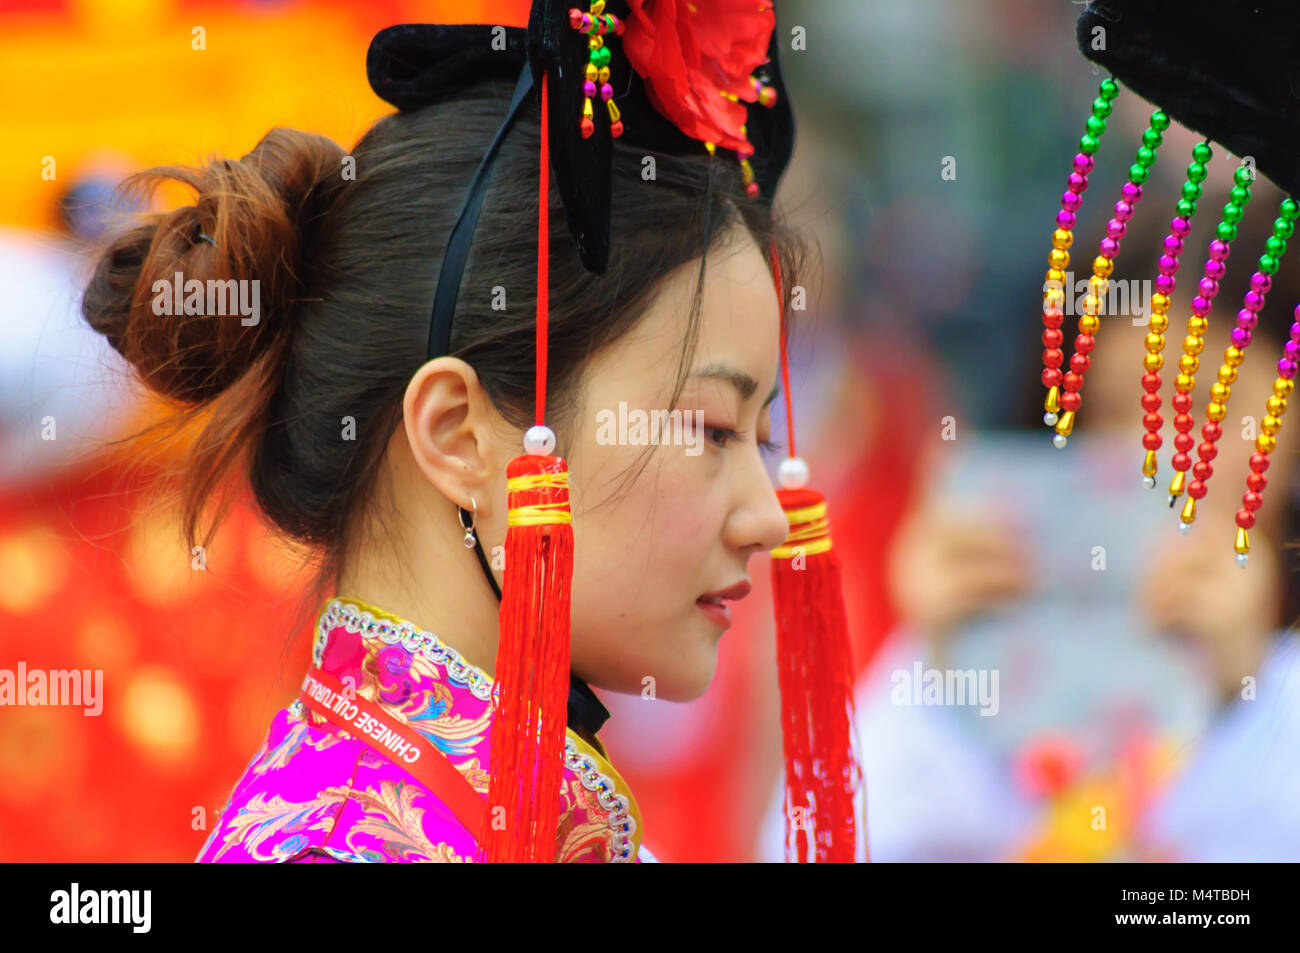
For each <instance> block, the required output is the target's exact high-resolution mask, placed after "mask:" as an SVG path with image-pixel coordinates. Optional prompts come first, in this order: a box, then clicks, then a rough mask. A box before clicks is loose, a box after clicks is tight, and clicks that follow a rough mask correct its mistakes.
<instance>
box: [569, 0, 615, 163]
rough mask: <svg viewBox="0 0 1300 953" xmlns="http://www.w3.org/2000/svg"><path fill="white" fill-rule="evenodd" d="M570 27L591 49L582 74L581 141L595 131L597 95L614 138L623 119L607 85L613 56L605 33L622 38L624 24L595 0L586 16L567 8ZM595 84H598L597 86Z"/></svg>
mask: <svg viewBox="0 0 1300 953" xmlns="http://www.w3.org/2000/svg"><path fill="white" fill-rule="evenodd" d="M569 26H571V27H572V28H573V29H575V30H577V31H578V32H579V33H585V34H587V36H588V39H587V48H588V49H589V50H590V53H589V54H588V60H587V65H586V67H585V69H584V71H583V81H582V95H583V100H582V119H581V120H579V123H578V127H579V129H580V130H581V132H582V138H584V139H590V138H591V136H592V133H594V132H595V131H596V123H595V119H594V113H595V110H594V108H593V106H592V100H593V99H595V97H596V94H597V92H599V93H600V98H601V100H602V101H603V102H604V103H605V105H606V106H607V107H608V109H609V134H610V135H611V136H613V137H615V138H617V137H619V136H621V135H623V120H622V119H621V118H620V116H619V112H618V107H617V106H616V105H614V98H613V97H614V87H613V86H611V85H610V84H609V61H610V58H611V55H612V54H611V53H610V51H609V47H607V46H606V45H605V34H607V33H613V34H614V35H615V36H622V35H623V28H624V23H623V21H622V20H620V19H619V18H618V17H616V16H615V15H614V14H612V13H606V12H605V0H596V2H595V3H593V4H592V5H591V8H590V9H589V10H588V11H587V12H586V13H583V12H582V11H581V10H579V9H578V8H577V7H570V8H569ZM597 83H599V84H600V85H599V86H597V85H596V84H597Z"/></svg>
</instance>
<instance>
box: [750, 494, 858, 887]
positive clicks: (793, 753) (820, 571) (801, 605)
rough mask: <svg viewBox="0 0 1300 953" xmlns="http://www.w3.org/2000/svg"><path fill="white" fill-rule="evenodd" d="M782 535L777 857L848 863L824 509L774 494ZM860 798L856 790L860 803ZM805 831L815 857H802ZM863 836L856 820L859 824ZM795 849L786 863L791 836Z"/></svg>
mask: <svg viewBox="0 0 1300 953" xmlns="http://www.w3.org/2000/svg"><path fill="white" fill-rule="evenodd" d="M776 493H777V497H778V498H779V499H780V500H781V506H782V507H783V508H784V509H785V511H786V515H787V516H788V517H789V519H790V535H789V536H788V537H786V541H785V543H784V544H783V545H782V546H780V547H778V548H777V549H774V550H772V591H773V596H774V599H775V603H776V657H777V667H778V677H779V679H780V685H781V726H782V731H783V736H784V739H785V781H786V802H785V808H786V811H785V813H786V838H785V852H786V853H785V855H786V860H787V861H790V860H791V859H797V860H799V861H800V862H806V861H808V860H814V859H815V860H816V861H817V862H818V863H826V862H830V863H852V862H853V860H854V852H855V848H856V846H857V821H856V818H855V816H854V804H853V798H854V794H855V792H857V791H858V790H860V789H861V787H862V785H863V784H864V782H863V778H862V770H861V767H860V766H859V764H858V761H857V758H856V757H855V756H854V752H853V743H852V737H853V729H852V725H853V716H854V708H853V658H852V650H851V648H850V646H849V633H848V623H847V619H846V616H845V612H844V595H843V589H842V584H841V581H840V563H839V559H838V557H837V556H836V555H835V551H834V550H833V549H832V548H831V538H830V529H829V523H828V521H827V519H826V503H825V500H824V499H823V497H822V495H821V494H820V493H818V492H817V491H816V490H809V489H797V490H790V489H778V490H777V491H776ZM865 799H866V795H865V792H864V793H863V801H864V805H865ZM809 828H811V829H812V832H813V839H814V845H815V850H816V854H815V857H809V842H808V831H809ZM862 830H863V836H864V838H865V836H866V822H865V819H864V821H863V824H862ZM792 836H794V837H795V839H796V841H797V843H796V845H795V847H796V850H795V852H794V856H793V858H792V854H791V838H792Z"/></svg>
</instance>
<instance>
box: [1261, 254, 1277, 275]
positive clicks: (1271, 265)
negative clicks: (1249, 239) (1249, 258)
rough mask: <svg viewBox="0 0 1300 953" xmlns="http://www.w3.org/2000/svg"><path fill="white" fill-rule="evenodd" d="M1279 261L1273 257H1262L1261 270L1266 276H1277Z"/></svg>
mask: <svg viewBox="0 0 1300 953" xmlns="http://www.w3.org/2000/svg"><path fill="white" fill-rule="evenodd" d="M1277 266H1278V260H1277V259H1276V258H1274V257H1273V256H1272V255H1260V257H1259V270H1260V271H1262V272H1263V273H1264V274H1266V275H1275V274H1277Z"/></svg>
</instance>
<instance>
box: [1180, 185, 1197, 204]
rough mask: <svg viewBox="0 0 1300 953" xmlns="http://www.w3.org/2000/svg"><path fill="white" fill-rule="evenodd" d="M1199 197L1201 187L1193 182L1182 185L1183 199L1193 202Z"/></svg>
mask: <svg viewBox="0 0 1300 953" xmlns="http://www.w3.org/2000/svg"><path fill="white" fill-rule="evenodd" d="M1200 197H1201V187H1200V186H1199V185H1197V184H1196V183H1195V182H1184V183H1183V198H1185V199H1187V200H1188V201H1189V202H1195V201H1196V200H1197V199H1199V198H1200Z"/></svg>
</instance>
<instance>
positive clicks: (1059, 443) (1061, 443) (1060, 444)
mask: <svg viewBox="0 0 1300 953" xmlns="http://www.w3.org/2000/svg"><path fill="white" fill-rule="evenodd" d="M1052 446H1054V447H1056V449H1057V450H1064V449H1065V434H1061V433H1058V434H1057V435H1056V436H1055V437H1053V438H1052Z"/></svg>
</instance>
